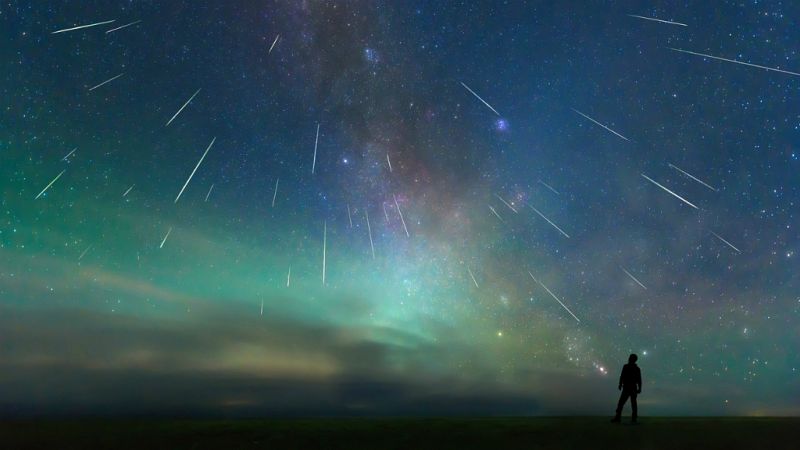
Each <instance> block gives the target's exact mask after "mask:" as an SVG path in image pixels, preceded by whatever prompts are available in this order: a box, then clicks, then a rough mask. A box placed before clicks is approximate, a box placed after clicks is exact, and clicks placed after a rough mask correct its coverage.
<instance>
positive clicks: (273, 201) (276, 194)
mask: <svg viewBox="0 0 800 450" xmlns="http://www.w3.org/2000/svg"><path fill="white" fill-rule="evenodd" d="M279 181H281V179H280V178H276V179H275V193H274V194H272V207H273V208H274V207H275V199H276V198H278V182H279Z"/></svg>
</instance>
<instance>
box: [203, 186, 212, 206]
mask: <svg viewBox="0 0 800 450" xmlns="http://www.w3.org/2000/svg"><path fill="white" fill-rule="evenodd" d="M212 189H214V183H211V187H210V188H208V194H206V199H205V200H204V201H205V202H207V201H208V197H209V196H210V195H211V190H212Z"/></svg>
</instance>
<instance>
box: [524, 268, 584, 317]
mask: <svg viewBox="0 0 800 450" xmlns="http://www.w3.org/2000/svg"><path fill="white" fill-rule="evenodd" d="M528 275H530V276H531V278H533V281H535V282H537V283H539V286H541V287H543V288H544V290H545V291H547V293H548V294H550V296H551V297H553V298H554V299H556V301H557V302H558V303H559V304H560V305H561V306H563V307H564V309H566V310H567V312H568V313H569V314H570V315H571V316H572V317H574V318H575V320H577V321H578V323H581V319H578V316H576V315H575V314H572V311H570V310H569V308H567V305H565V304H564V303H563V302H561V300H559V299H558V297H556V294H553V293H552V292H551V291H550V289H547V286H545V285H544V284H543V283H542V282H541V281H539V280H537V279H536V277H534V276H533V274H532V273H531V272H530V270H529V271H528Z"/></svg>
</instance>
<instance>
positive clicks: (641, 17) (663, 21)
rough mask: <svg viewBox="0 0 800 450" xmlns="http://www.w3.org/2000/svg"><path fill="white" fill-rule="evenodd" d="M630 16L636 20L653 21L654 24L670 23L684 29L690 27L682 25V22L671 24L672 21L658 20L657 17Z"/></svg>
mask: <svg viewBox="0 0 800 450" xmlns="http://www.w3.org/2000/svg"><path fill="white" fill-rule="evenodd" d="M628 16H629V17H635V18H637V19H644V20H652V21H653V22H661V23H668V24H670V25H680V26H682V27H685V26H688V25H686V24H685V23H680V22H671V21H669V20H663V19H656V18H655V17H645V16H637V15H636V14H628Z"/></svg>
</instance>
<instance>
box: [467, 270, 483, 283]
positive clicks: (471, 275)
mask: <svg viewBox="0 0 800 450" xmlns="http://www.w3.org/2000/svg"><path fill="white" fill-rule="evenodd" d="M467 272H469V277H470V278H472V282H473V283H475V287H476V288H480V286H478V281H477V280H475V275H473V274H472V270H470V269H469V266H467Z"/></svg>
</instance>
